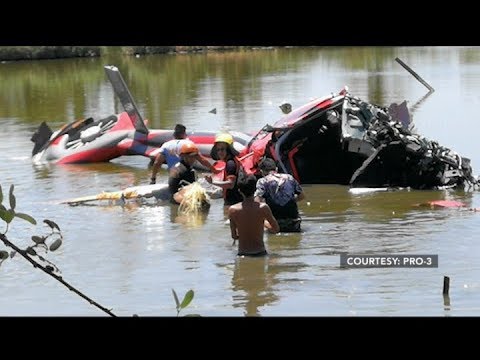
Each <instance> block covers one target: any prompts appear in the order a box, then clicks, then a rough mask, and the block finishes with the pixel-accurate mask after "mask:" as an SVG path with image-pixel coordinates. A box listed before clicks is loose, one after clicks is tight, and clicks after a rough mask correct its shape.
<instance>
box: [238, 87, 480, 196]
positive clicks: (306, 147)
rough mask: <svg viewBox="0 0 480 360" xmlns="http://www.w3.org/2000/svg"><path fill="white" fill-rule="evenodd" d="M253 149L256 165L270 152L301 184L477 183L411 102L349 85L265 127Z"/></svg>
mask: <svg viewBox="0 0 480 360" xmlns="http://www.w3.org/2000/svg"><path fill="white" fill-rule="evenodd" d="M249 153H250V154H251V156H250V159H249V160H248V161H249V163H250V164H251V165H252V166H255V164H257V163H258V161H259V159H261V158H262V157H263V156H265V155H266V156H269V157H272V158H273V159H274V160H276V161H277V164H278V165H279V170H280V171H281V172H286V173H290V174H292V175H293V176H294V177H295V178H296V179H297V180H298V181H299V182H300V183H302V184H343V185H350V186H352V187H375V188H379V187H411V188H415V189H427V188H429V189H431V188H435V187H449V186H452V187H453V186H474V185H477V184H478V181H477V179H476V178H475V177H474V176H473V174H472V168H471V166H470V160H469V159H467V158H465V157H462V156H460V155H458V154H457V153H456V152H454V151H452V150H450V149H448V148H446V147H444V146H441V145H439V144H438V143H437V142H435V141H431V140H428V139H427V138H425V137H423V136H421V135H418V134H416V133H415V130H414V127H413V123H412V121H411V117H410V113H409V111H408V108H407V105H406V101H404V102H403V103H401V104H400V105H397V104H392V105H390V107H389V108H384V107H380V106H377V105H373V104H370V103H368V102H366V101H363V100H361V99H359V98H358V97H355V96H352V95H350V94H349V93H348V89H347V88H344V89H343V90H342V91H341V92H340V93H339V94H332V95H330V96H327V97H324V98H321V99H316V100H313V101H312V102H310V103H308V104H306V105H304V106H302V107H300V108H298V109H295V110H293V111H292V112H291V113H289V114H288V115H286V116H285V117H284V118H282V119H281V120H279V121H278V122H276V123H275V124H274V125H273V126H271V125H266V126H265V127H264V128H263V129H262V130H260V132H259V133H258V134H257V135H255V136H254V137H253V138H252V140H251V141H250V142H249V144H248V145H247V147H246V149H245V150H244V152H243V154H249ZM244 166H245V165H244Z"/></svg>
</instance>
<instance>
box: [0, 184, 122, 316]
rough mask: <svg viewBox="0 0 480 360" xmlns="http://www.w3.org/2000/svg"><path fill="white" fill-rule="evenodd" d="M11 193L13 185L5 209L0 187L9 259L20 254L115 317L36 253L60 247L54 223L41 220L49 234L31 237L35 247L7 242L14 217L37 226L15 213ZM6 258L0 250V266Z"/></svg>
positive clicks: (0, 215)
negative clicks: (19, 245) (8, 207)
mask: <svg viewBox="0 0 480 360" xmlns="http://www.w3.org/2000/svg"><path fill="white" fill-rule="evenodd" d="M13 191H14V185H11V186H10V191H9V202H10V209H7V208H6V207H5V206H4V205H3V191H2V187H1V185H0V218H1V219H2V220H3V221H4V222H5V223H6V228H5V231H4V232H3V233H0V240H1V241H2V242H3V243H4V244H5V246H8V247H10V248H12V249H13V251H12V252H11V253H10V258H13V257H14V256H15V255H16V253H18V254H20V255H21V256H22V257H23V258H25V259H26V260H27V261H28V262H30V263H31V264H32V265H33V267H34V268H38V269H40V270H42V271H43V272H45V273H46V274H48V275H50V276H51V277H53V278H54V279H55V280H57V281H59V282H60V283H62V284H63V285H64V286H66V287H67V288H68V289H69V290H71V291H73V292H74V293H75V294H77V295H79V296H80V297H82V298H83V299H85V300H87V301H88V302H89V303H90V304H92V305H94V306H96V307H97V308H99V309H100V310H102V311H104V312H105V313H107V314H108V315H110V316H114V317H115V316H116V315H115V314H114V313H112V312H111V310H109V309H107V308H105V307H103V306H102V305H100V304H99V303H97V302H96V301H94V300H92V299H91V298H89V297H88V296H86V295H85V294H83V293H82V292H81V291H79V290H78V289H76V288H75V287H73V286H72V285H70V284H69V283H68V282H66V281H65V280H63V278H62V276H61V273H60V270H59V269H58V268H57V267H56V266H55V264H53V263H52V262H50V261H48V260H47V259H45V258H44V257H43V256H41V255H39V254H38V253H37V250H38V249H44V250H45V252H48V251H55V250H57V249H58V248H59V247H60V246H61V245H62V240H63V235H62V233H61V230H60V227H59V226H58V225H57V224H56V223H55V222H54V221H52V220H48V219H45V220H43V222H44V223H45V224H47V225H48V226H49V227H50V229H51V233H50V234H48V235H46V236H37V235H34V236H32V241H33V242H34V244H35V245H33V246H28V247H27V248H26V249H21V248H19V247H18V246H17V245H15V244H14V243H12V242H11V241H10V240H8V238H7V236H6V233H7V232H8V230H9V225H10V223H11V222H12V221H13V219H14V218H15V217H18V218H20V219H23V220H25V221H28V222H29V223H31V224H33V225H36V224H37V221H36V220H35V219H34V218H33V217H31V216H30V215H27V214H24V213H19V212H16V211H15V207H16V204H17V203H16V198H15V195H14V194H13ZM51 238H55V240H54V241H53V242H52V243H51V244H50V246H48V245H47V244H46V241H47V240H48V239H50V240H51ZM36 249H37V250H36ZM8 257H9V254H8V252H7V251H5V250H0V265H1V264H2V262H3V261H5V260H6V259H8ZM37 259H38V260H37Z"/></svg>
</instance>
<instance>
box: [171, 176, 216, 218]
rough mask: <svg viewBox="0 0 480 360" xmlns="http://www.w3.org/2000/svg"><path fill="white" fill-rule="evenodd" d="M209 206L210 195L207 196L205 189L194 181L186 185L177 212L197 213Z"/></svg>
mask: <svg viewBox="0 0 480 360" xmlns="http://www.w3.org/2000/svg"><path fill="white" fill-rule="evenodd" d="M209 207H210V196H208V194H207V192H206V191H205V189H204V188H203V187H202V186H201V185H200V184H199V183H198V182H194V183H192V184H191V185H188V187H187V189H186V191H185V194H184V195H183V200H182V202H181V203H180V206H179V208H178V212H179V213H183V214H197V213H199V212H201V211H203V210H206V209H208V208H209Z"/></svg>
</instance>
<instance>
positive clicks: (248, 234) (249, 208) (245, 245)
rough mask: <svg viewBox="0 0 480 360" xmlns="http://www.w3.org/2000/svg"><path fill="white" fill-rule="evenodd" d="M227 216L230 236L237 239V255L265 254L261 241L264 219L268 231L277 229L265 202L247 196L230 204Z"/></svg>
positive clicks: (274, 231) (275, 231)
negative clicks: (239, 201)
mask: <svg viewBox="0 0 480 360" xmlns="http://www.w3.org/2000/svg"><path fill="white" fill-rule="evenodd" d="M228 217H229V219H230V230H231V234H232V238H233V239H235V240H236V239H238V254H239V255H257V254H258V255H261V254H266V250H265V244H264V242H263V231H264V221H265V220H267V222H268V223H269V225H270V227H269V229H268V230H269V231H270V232H272V233H277V232H278V231H279V227H278V223H277V221H276V220H275V218H274V217H273V215H272V211H271V210H270V207H269V206H268V205H267V204H265V203H260V202H257V201H254V199H253V197H249V198H246V199H244V200H243V201H242V202H241V203H238V204H235V205H232V206H230V208H229V209H228Z"/></svg>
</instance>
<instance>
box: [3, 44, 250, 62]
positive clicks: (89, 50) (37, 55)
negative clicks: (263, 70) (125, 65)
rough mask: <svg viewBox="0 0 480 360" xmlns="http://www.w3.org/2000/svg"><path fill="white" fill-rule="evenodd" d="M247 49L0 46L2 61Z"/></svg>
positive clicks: (215, 47)
mask: <svg viewBox="0 0 480 360" xmlns="http://www.w3.org/2000/svg"><path fill="white" fill-rule="evenodd" d="M243 48H245V49H247V48H249V49H250V48H251V47H243V46H0V61H11V60H39V59H60V58H70V57H90V56H103V55H107V54H110V53H121V54H125V55H137V54H138V55H146V54H167V53H190V52H205V51H226V50H234V49H243Z"/></svg>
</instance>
